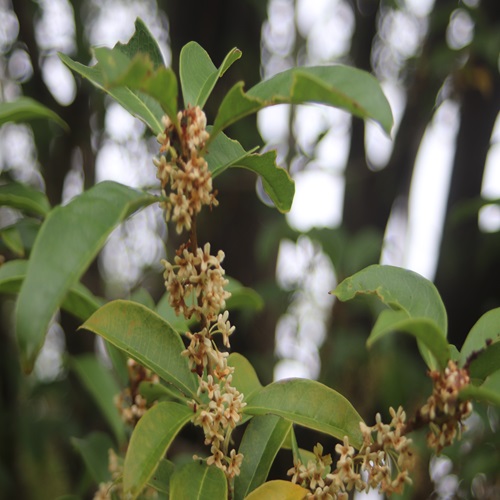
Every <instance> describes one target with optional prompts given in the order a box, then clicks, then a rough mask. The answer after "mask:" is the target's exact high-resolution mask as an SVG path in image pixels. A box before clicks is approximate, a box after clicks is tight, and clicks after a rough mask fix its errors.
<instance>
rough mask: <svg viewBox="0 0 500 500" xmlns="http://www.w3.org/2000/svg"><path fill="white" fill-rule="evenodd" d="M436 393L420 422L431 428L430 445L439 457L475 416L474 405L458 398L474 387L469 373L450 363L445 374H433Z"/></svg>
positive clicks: (427, 404) (433, 372)
mask: <svg viewBox="0 0 500 500" xmlns="http://www.w3.org/2000/svg"><path fill="white" fill-rule="evenodd" d="M429 376H430V377H431V379H432V382H433V385H434V387H433V391H432V394H431V396H430V397H429V398H428V399H427V403H426V404H425V405H424V406H423V407H422V408H421V409H420V412H419V414H418V418H420V419H421V420H423V421H426V422H428V424H429V428H430V430H429V433H428V434H427V444H428V445H429V447H431V448H434V449H435V450H436V452H437V453H438V454H439V453H440V452H441V450H442V449H443V448H445V447H446V446H449V445H450V444H452V443H453V441H454V440H455V437H456V436H457V434H458V435H460V432H461V429H462V427H463V423H462V422H463V421H464V420H465V419H466V418H467V417H468V416H469V415H470V414H471V413H472V403H471V402H470V401H462V400H460V399H459V398H458V395H459V393H460V391H461V390H462V389H463V388H464V387H466V386H467V385H469V384H470V377H469V373H468V371H467V370H466V369H465V368H458V366H457V364H456V363H455V362H454V361H451V360H450V361H449V362H448V366H447V367H446V368H445V370H444V371H443V372H440V371H437V370H433V371H431V372H429Z"/></svg>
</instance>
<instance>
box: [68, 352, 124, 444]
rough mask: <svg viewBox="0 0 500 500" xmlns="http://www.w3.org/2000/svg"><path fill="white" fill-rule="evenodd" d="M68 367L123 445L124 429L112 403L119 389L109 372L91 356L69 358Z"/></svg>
mask: <svg viewBox="0 0 500 500" xmlns="http://www.w3.org/2000/svg"><path fill="white" fill-rule="evenodd" d="M70 366H71V368H73V370H74V371H75V373H76V375H77V376H78V379H79V380H80V382H81V383H82V385H83V386H84V387H85V389H87V391H89V393H90V394H91V395H92V397H93V398H94V400H95V402H96V404H97V406H98V407H99V408H100V409H101V411H102V413H103V415H104V416H105V417H106V420H107V422H108V424H109V426H110V428H111V429H112V430H113V433H114V435H115V437H116V439H117V442H118V443H120V444H123V443H124V442H125V427H124V423H123V421H122V418H121V416H120V413H119V412H118V409H117V408H116V406H115V403H114V398H115V396H116V395H117V394H119V392H120V387H119V385H118V384H117V383H116V381H115V379H114V378H113V376H112V374H111V372H110V371H109V370H108V369H107V368H106V367H105V366H103V364H102V363H101V362H100V361H99V360H98V359H97V358H96V357H95V356H94V355H93V354H84V355H81V356H75V357H72V358H70Z"/></svg>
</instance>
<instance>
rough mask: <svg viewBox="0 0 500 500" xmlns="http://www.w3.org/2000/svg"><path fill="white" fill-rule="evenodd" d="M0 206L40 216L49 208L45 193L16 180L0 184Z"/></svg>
mask: <svg viewBox="0 0 500 500" xmlns="http://www.w3.org/2000/svg"><path fill="white" fill-rule="evenodd" d="M0 105H1V104H0ZM0 206H7V207H12V208H17V209H18V210H21V211H23V212H27V213H30V214H35V215H40V216H42V217H45V216H46V215H47V213H48V212H49V210H50V203H49V200H48V199H47V196H46V195H45V193H42V192H41V191H38V190H37V189H34V188H32V187H30V186H27V185H26V184H20V183H18V182H9V183H8V184H4V185H3V186H0Z"/></svg>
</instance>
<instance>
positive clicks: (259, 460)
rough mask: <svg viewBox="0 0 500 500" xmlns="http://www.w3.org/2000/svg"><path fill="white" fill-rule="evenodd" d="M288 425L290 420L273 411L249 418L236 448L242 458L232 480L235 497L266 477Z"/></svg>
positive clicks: (242, 496) (255, 486)
mask: <svg viewBox="0 0 500 500" xmlns="http://www.w3.org/2000/svg"><path fill="white" fill-rule="evenodd" d="M291 427H292V423H291V422H289V421H287V420H284V419H282V418H281V417H278V416H276V415H261V416H258V417H254V418H253V419H252V420H251V421H250V423H249V424H248V427H247V428H246V430H245V434H243V438H242V440H241V444H240V448H239V450H238V453H242V454H243V456H244V459H243V463H242V464H241V467H240V470H241V473H240V475H239V476H236V478H235V482H234V499H235V500H243V498H245V497H246V495H248V493H250V492H251V491H253V490H254V489H255V488H257V487H259V486H260V485H261V484H262V483H263V482H264V481H265V480H266V479H267V476H268V474H269V470H270V469H271V465H272V463H273V462H274V459H275V458H276V455H277V453H278V451H279V450H280V448H281V446H282V444H283V442H284V440H285V438H286V436H287V434H288V432H289V431H290V429H291Z"/></svg>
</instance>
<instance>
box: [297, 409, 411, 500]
mask: <svg viewBox="0 0 500 500" xmlns="http://www.w3.org/2000/svg"><path fill="white" fill-rule="evenodd" d="M390 412H391V416H392V421H391V423H390V424H384V423H382V420H381V417H380V414H377V417H376V424H375V425H374V426H373V427H368V426H367V425H366V424H364V423H363V422H361V424H360V427H361V432H362V434H363V438H364V442H363V445H362V447H361V449H360V451H359V452H358V453H356V452H355V450H354V448H353V447H352V446H350V444H349V438H348V437H347V436H345V437H344V442H343V444H337V446H336V447H335V451H336V452H337V453H338V454H339V455H340V457H339V458H338V460H337V463H336V468H335V469H334V470H333V471H332V470H331V464H332V458H331V456H330V455H325V456H323V455H322V453H323V446H321V444H319V443H318V444H317V445H316V446H315V447H314V450H313V452H314V455H315V460H314V461H313V460H309V462H308V463H307V465H304V464H302V463H301V461H300V460H296V461H294V467H293V468H291V469H290V470H289V471H288V475H291V476H292V482H294V483H298V484H300V485H301V486H303V487H305V488H308V489H310V490H311V493H310V494H309V495H308V497H307V498H310V499H339V500H341V499H347V498H349V492H350V491H352V490H357V491H369V490H370V488H375V489H376V488H378V489H379V490H380V491H381V492H384V493H388V494H390V493H400V492H401V491H402V490H403V488H404V485H405V483H410V482H411V480H410V477H409V471H410V470H411V469H412V467H413V462H414V460H413V454H412V451H411V449H410V444H411V439H408V438H406V437H405V436H404V435H403V432H404V429H405V425H406V424H405V419H406V415H405V412H404V411H403V410H402V408H399V409H398V411H397V412H396V411H394V409H393V408H391V409H390ZM373 434H376V436H375V438H376V439H375V441H374V440H373Z"/></svg>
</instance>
